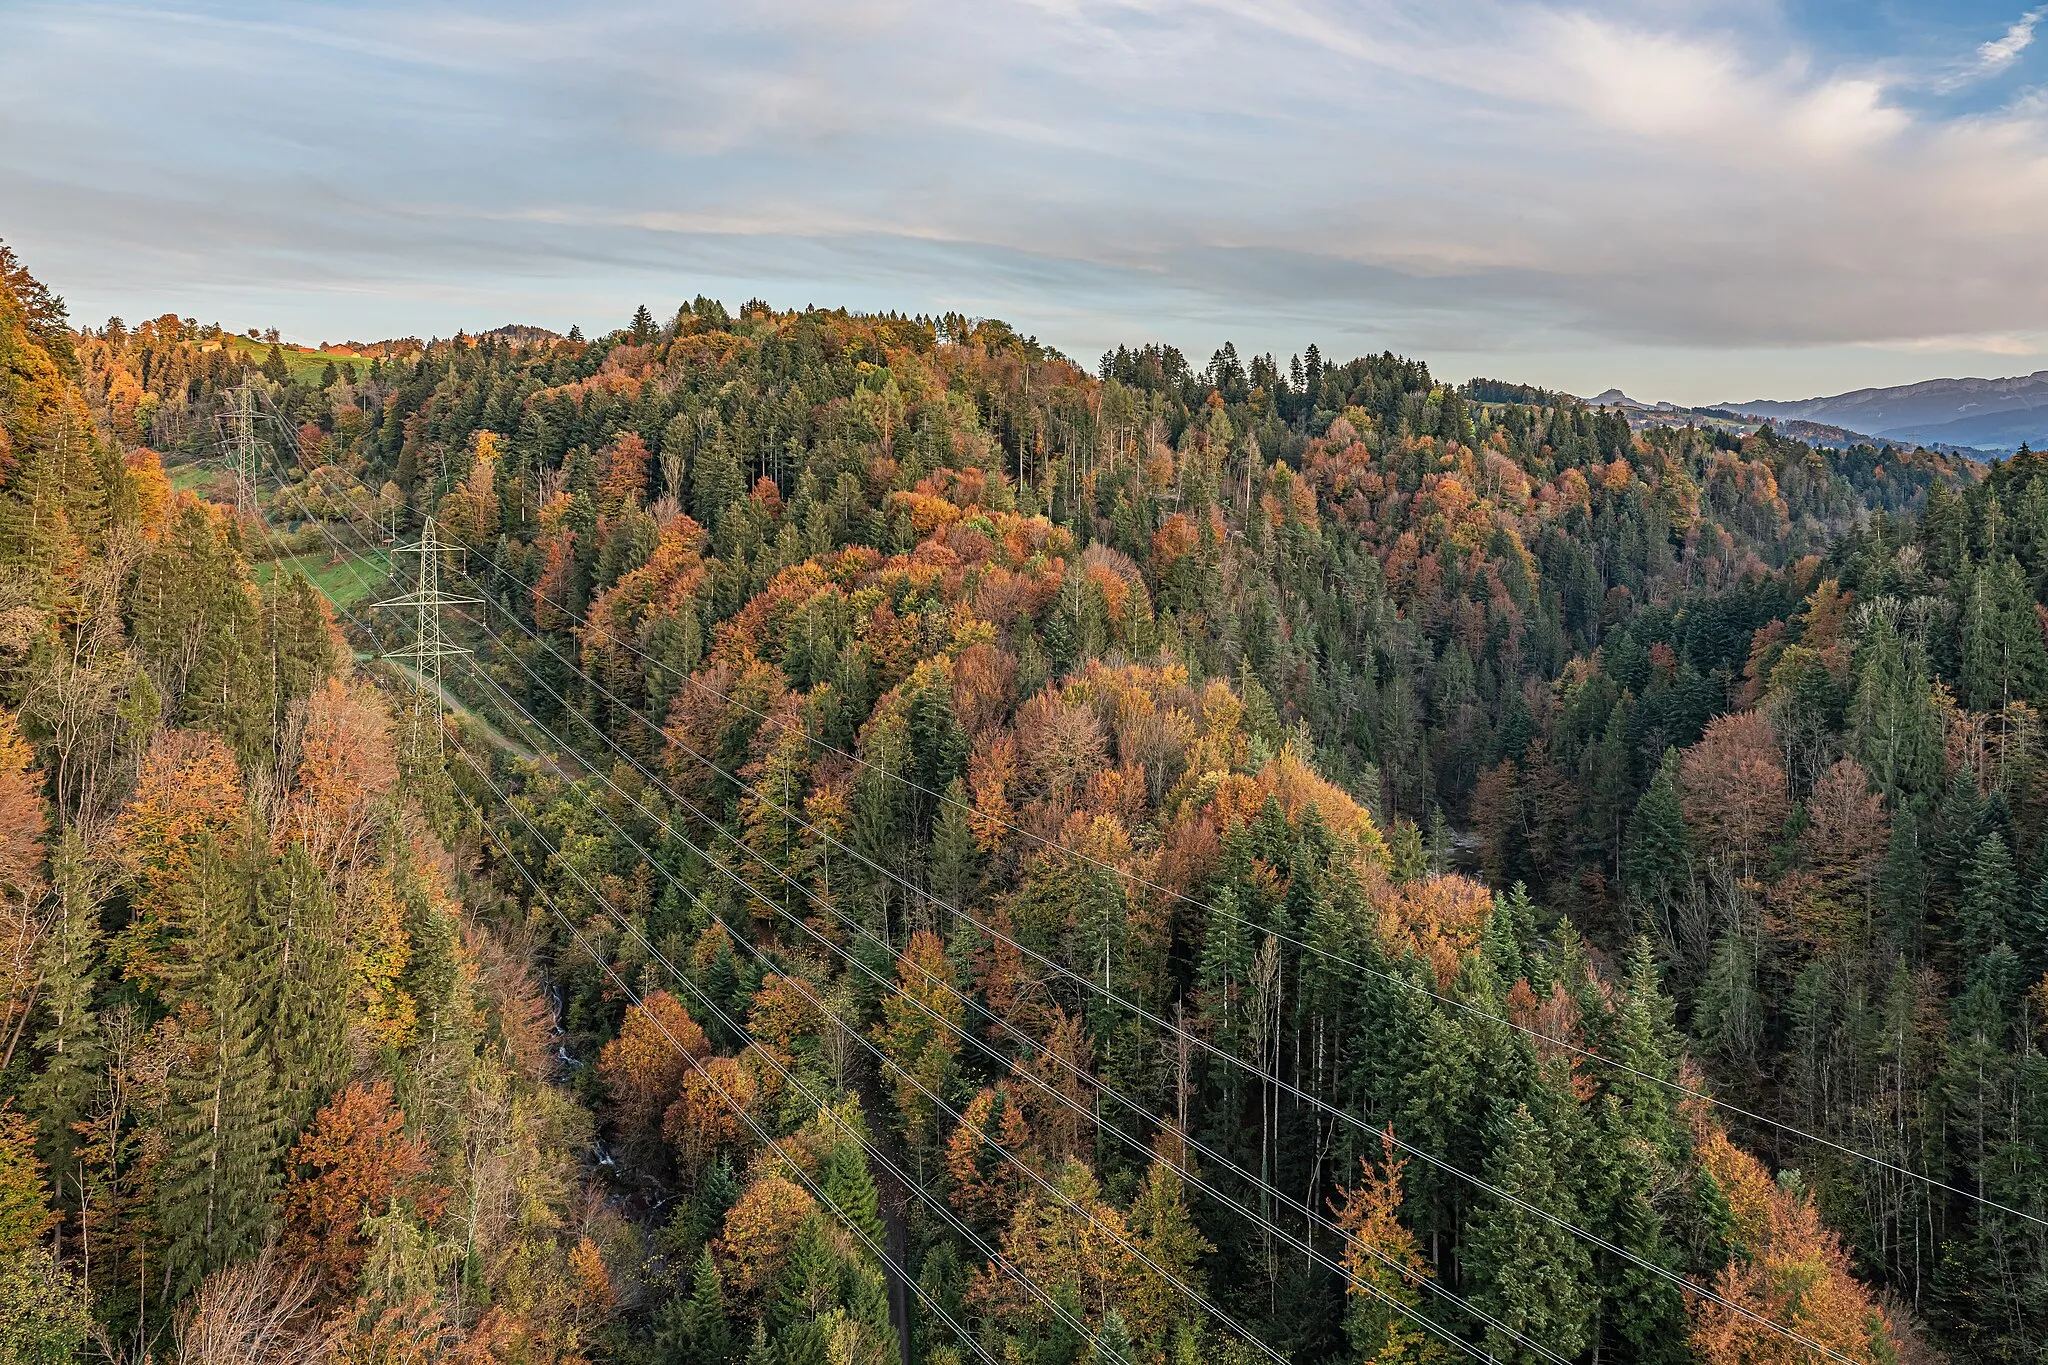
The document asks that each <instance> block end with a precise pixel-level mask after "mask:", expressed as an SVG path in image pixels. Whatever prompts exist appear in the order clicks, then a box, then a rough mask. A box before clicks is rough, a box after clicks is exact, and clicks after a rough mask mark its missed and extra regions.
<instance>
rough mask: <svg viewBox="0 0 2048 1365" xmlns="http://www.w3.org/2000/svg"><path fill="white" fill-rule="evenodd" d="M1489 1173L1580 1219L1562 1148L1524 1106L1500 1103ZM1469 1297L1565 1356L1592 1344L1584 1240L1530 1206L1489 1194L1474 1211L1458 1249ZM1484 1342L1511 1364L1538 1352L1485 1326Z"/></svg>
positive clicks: (1522, 1363) (1523, 1196) (1519, 1193)
mask: <svg viewBox="0 0 2048 1365" xmlns="http://www.w3.org/2000/svg"><path fill="white" fill-rule="evenodd" d="M1490 1136H1491V1138H1492V1143H1493V1155H1492V1156H1491V1157H1490V1158H1489V1159H1488V1161H1487V1163H1486V1177H1487V1179H1488V1181H1489V1182H1490V1183H1492V1184H1493V1185H1494V1186H1495V1187H1496V1188H1498V1189H1500V1190H1501V1191H1503V1192H1504V1193H1506V1194H1509V1195H1513V1196H1515V1198H1517V1199H1519V1200H1522V1201H1523V1202H1524V1203H1526V1204H1527V1205H1530V1206H1533V1207H1534V1208H1537V1209H1542V1210H1544V1211H1546V1212H1548V1213H1550V1214H1552V1215H1553V1216H1555V1217H1557V1218H1559V1219H1561V1220H1563V1221H1564V1222H1567V1223H1578V1222H1580V1221H1581V1218H1580V1215H1579V1210H1578V1208H1577V1206H1576V1203H1575V1201H1574V1200H1573V1199H1572V1197H1571V1194H1570V1191H1569V1190H1568V1188H1567V1187H1566V1185H1565V1180H1564V1175H1563V1172H1562V1170H1561V1169H1560V1165H1561V1163H1560V1161H1559V1157H1560V1155H1561V1154H1560V1153H1558V1152H1556V1151H1554V1150H1553V1149H1552V1144H1551V1141H1550V1139H1549V1137H1548V1136H1547V1135H1546V1134H1545V1133H1544V1131H1543V1129H1542V1127H1541V1126H1540V1125H1539V1124H1538V1123H1537V1121H1536V1119H1535V1117H1534V1116H1533V1115H1532V1114H1531V1113H1530V1110H1529V1106H1528V1105H1526V1104H1518V1105H1514V1106H1513V1107H1507V1106H1501V1107H1500V1108H1499V1109H1498V1110H1497V1112H1496V1114H1495V1118H1494V1121H1493V1124H1492V1127H1491V1134H1490ZM1460 1259H1461V1261H1462V1263H1463V1265H1464V1267H1465V1271H1466V1274H1467V1275H1469V1276H1470V1277H1471V1280H1472V1282H1473V1283H1474V1285H1475V1286H1476V1288H1475V1290H1474V1292H1473V1294H1472V1299H1473V1301H1474V1302H1475V1303H1477V1304H1478V1305H1479V1306H1480V1307H1482V1308H1484V1309H1485V1310H1486V1311H1487V1312H1488V1313H1490V1314H1491V1315H1492V1316H1493V1317H1494V1318H1496V1319H1498V1320H1499V1321H1501V1322H1503V1323H1505V1324H1506V1325H1508V1326H1509V1327H1512V1328H1514V1329H1515V1330H1516V1331H1518V1332H1520V1333H1522V1334H1523V1335H1524V1336H1527V1337H1530V1338H1532V1339H1534V1340H1536V1341H1540V1342H1542V1343H1544V1344H1545V1345H1546V1346H1548V1347H1549V1348H1550V1349H1551V1350H1553V1351H1556V1352H1557V1353H1558V1354H1560V1355H1563V1356H1566V1357H1576V1356H1578V1355H1579V1354H1580V1353H1581V1352H1583V1351H1585V1350H1586V1349H1587V1348H1588V1347H1589V1346H1591V1345H1592V1334H1593V1326H1594V1319H1595V1314H1596V1311H1597V1308H1598V1302H1597V1300H1596V1297H1595V1294H1594V1292H1593V1283H1594V1280H1593V1263H1592V1257H1591V1256H1590V1255H1589V1254H1588V1252H1587V1250H1586V1245H1585V1243H1584V1242H1582V1241H1580V1240H1579V1238H1578V1237H1576V1236H1575V1235H1573V1234H1572V1233H1570V1232H1567V1231H1566V1230H1565V1229H1563V1228H1561V1227H1559V1226H1557V1224H1555V1223H1552V1222H1549V1221H1548V1220H1546V1219H1543V1218H1541V1217H1538V1216H1537V1215H1536V1214H1534V1213H1532V1212H1530V1210H1529V1209H1528V1208H1525V1207H1520V1206H1518V1205H1516V1204H1514V1203H1511V1202H1509V1201H1508V1200H1506V1199H1501V1198H1497V1197H1495V1198H1488V1199H1487V1200H1486V1201H1485V1202H1484V1203H1482V1204H1481V1205H1480V1207H1479V1208H1477V1209H1476V1210H1474V1211H1473V1213H1472V1216H1471V1219H1470V1221H1469V1223H1468V1224H1467V1232H1466V1238H1465V1244H1464V1247H1463V1251H1462V1255H1461V1257H1460ZM1486 1344H1487V1348H1488V1349H1489V1350H1491V1351H1492V1352H1493V1353H1494V1355H1495V1356H1497V1357H1498V1358H1499V1359H1500V1360H1502V1361H1503V1362H1509V1363H1510V1365H1534V1362H1536V1361H1538V1360H1539V1359H1541V1357H1538V1356H1536V1355H1535V1354H1534V1353H1532V1352H1530V1351H1528V1350H1527V1349H1526V1348H1524V1347H1522V1346H1520V1345H1518V1344H1517V1343H1516V1342H1515V1341H1514V1340H1512V1339H1511V1338H1509V1337H1507V1336H1505V1335H1503V1334H1501V1333H1500V1332H1498V1331H1495V1330H1492V1329H1488V1331H1487V1338H1486Z"/></svg>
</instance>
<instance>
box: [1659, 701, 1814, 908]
mask: <svg viewBox="0 0 2048 1365" xmlns="http://www.w3.org/2000/svg"><path fill="white" fill-rule="evenodd" d="M1679 780H1680V785H1681V788H1682V795H1683V799H1684V804H1685V818H1686V823H1687V824H1688V825H1689V826H1690V827H1691V829H1692V831H1693V833H1694V835H1695V836H1696V837H1697V838H1698V839H1699V840H1700V841H1701V843H1702V844H1703V845H1704V846H1705V847H1706V848H1707V850H1708V851H1709V852H1710V853H1712V854H1715V855H1718V856H1719V857H1721V858H1723V859H1725V860H1726V861H1727V862H1728V864H1729V865H1730V866H1731V867H1732V868H1734V869H1735V870H1736V871H1737V872H1739V873H1740V874H1741V875H1742V876H1743V877H1745V878H1747V877H1748V876H1750V875H1751V872H1752V871H1753V869H1754V867H1755V863H1756V859H1757V858H1758V857H1759V856H1760V855H1761V854H1762V853H1763V852H1764V850H1765V849H1767V848H1768V847H1769V846H1770V843H1771V840H1772V839H1774V838H1776V837H1777V834H1778V831H1779V830H1780V829H1782V828H1783V827H1784V824H1785V817H1786V815H1787V814H1789V813H1790V811H1791V801H1790V798H1789V797H1788V795H1787V793H1786V789H1785V769H1784V765H1783V764H1782V763H1781V762H1780V761H1779V757H1778V740H1777V736H1776V735H1775V734H1774V733H1772V730H1771V722H1770V720H1769V719H1768V718H1766V717H1765V716H1764V715H1763V714H1762V713H1761V712H1758V711H1745V712H1742V713H1741V714H1739V715H1730V716H1721V717H1718V718H1717V719H1715V720H1714V721H1713V722H1711V723H1710V724H1709V725H1708V726H1707V731H1706V733H1705V734H1704V735H1702V736H1701V737H1700V741H1699V743H1697V744H1695V745H1693V746H1692V747H1691V748H1690V749H1687V750H1686V751H1685V753H1684V755H1683V756H1682V758H1681V759H1680V761H1679Z"/></svg>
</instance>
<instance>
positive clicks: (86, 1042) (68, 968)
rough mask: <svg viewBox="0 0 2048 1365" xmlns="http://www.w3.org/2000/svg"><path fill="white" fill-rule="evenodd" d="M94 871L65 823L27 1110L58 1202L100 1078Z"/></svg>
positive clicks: (54, 872)
mask: <svg viewBox="0 0 2048 1365" xmlns="http://www.w3.org/2000/svg"><path fill="white" fill-rule="evenodd" d="M95 883H96V877H95V874H94V871H93V868H92V864H91V861H90V859H89V858H88V856H87V854H86V850H85V840H84V839H83V838H82V837H81V836H80V835H79V833H78V830H77V828H76V826H72V825H66V826H65V828H64V833H63V834H62V835H61V836H59V838H58V841H57V847H56V850H55V851H54V852H53V853H52V854H51V856H50V895H49V901H50V904H51V905H52V907H53V914H52V921H51V924H50V931H49V934H48V936H47V937H46V938H45V939H44V940H43V945H42V950H41V953H40V954H39V956H38V963H37V965H38V967H39V969H40V970H41V972H42V979H43V998H42V1019H43V1027H42V1029H41V1031H40V1032H38V1033H37V1034H36V1035H35V1038H34V1040H33V1041H34V1044H35V1050H36V1054H37V1055H38V1056H39V1057H40V1058H42V1067H41V1070H40V1071H39V1072H37V1073H36V1074H35V1075H34V1076H33V1077H32V1078H31V1079H30V1081H29V1084H28V1087H27V1093H26V1095H25V1097H24V1098H25V1099H26V1101H27V1109H28V1112H29V1113H30V1114H31V1115H33V1116H34V1117H35V1119H36V1121H37V1123H38V1124H39V1126H40V1127H41V1129H42V1140H41V1142H40V1143H39V1144H38V1146H39V1147H40V1150H41V1153H42V1157H43V1160H44V1162H45V1164H47V1165H48V1167H49V1169H50V1179H51V1181H52V1183H53V1184H54V1185H55V1186H56V1188H57V1192H58V1198H59V1201H60V1202H61V1201H62V1200H63V1199H64V1197H65V1196H66V1194H67V1193H68V1192H69V1190H70V1189H71V1177H72V1173H73V1169H74V1161H73V1154H74V1153H75V1152H76V1151H77V1147H78V1135H77V1134H76V1133H75V1132H74V1131H73V1130H72V1127H71V1125H72V1124H74V1123H76V1122H78V1121H79V1120H80V1119H82V1118H84V1117H85V1114H86V1108H87V1106H88V1105H89V1104H90V1103H91V1101H92V1095H93V1090H94V1087H95V1086H96V1085H97V1084H98V1081H99V1067H100V1060H101V1049H100V1039H99V1023H98V1020H97V1019H96V1018H95V1017H94V1015H93V998H94V996H95V994H96V993H97V991H98V989H99V974H100V938H101V931H100V906H99V896H98V888H97V886H96V885H95Z"/></svg>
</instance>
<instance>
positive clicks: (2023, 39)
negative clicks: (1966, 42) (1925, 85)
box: [1934, 6, 2048, 93]
mask: <svg viewBox="0 0 2048 1365" xmlns="http://www.w3.org/2000/svg"><path fill="white" fill-rule="evenodd" d="M2044 15H2048V6H2043V7H2041V8H2039V9H2031V10H2028V11H2027V12H2026V13H2025V14H2022V15H2021V16H2020V17H2019V18H2018V19H2016V20H2014V21H2013V23H2012V26H2011V27H2010V28H2008V29H2006V31H2005V32H2004V33H2003V34H2002V35H2000V36H1999V37H1996V38H1993V39H1990V40H1989V41H1987V42H1983V43H1979V44H1978V45H1977V51H1976V53H1975V54H1974V55H1973V57H1972V59H1971V60H1970V61H1969V62H1968V63H1966V64H1964V65H1963V66H1961V67H1960V68H1958V69H1957V70H1955V71H1951V72H1949V73H1948V74H1947V75H1944V76H1942V77H1940V78H1939V79H1937V80H1936V81H1935V82H1934V88H1935V89H1936V90H1939V91H1941V92H1943V93H1952V92H1954V91H1957V90H1961V89H1963V88H1964V87H1966V86H1969V85H1973V84H1975V83H1976V82H1978V81H1982V80H1989V79H1990V78H1991V77H1993V76H1997V75H2000V74H2002V73H2004V72H2005V71H2007V70H2009V69H2010V68H2011V66H2012V64H2013V63H2014V62H2017V61H2018V60H2019V59H2020V54H2021V53H2023V52H2025V51H2026V50H2027V49H2028V48H2030V47H2032V46H2033V45H2034V30H2035V29H2036V28H2038V27H2039V26H2040V23H2041V19H2042V17H2043V16H2044Z"/></svg>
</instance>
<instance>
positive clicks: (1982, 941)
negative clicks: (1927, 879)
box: [1956, 830, 2019, 963]
mask: <svg viewBox="0 0 2048 1365" xmlns="http://www.w3.org/2000/svg"><path fill="white" fill-rule="evenodd" d="M2018 899H2019V886H2018V879H2017V877H2016V876H2015V874H2014V872H2013V866H2012V854H2011V853H2010V852H2008V851H2007V849H2006V846H2005V836H2004V835H2002V834H2000V833H1998V832H1997V831H1996V830H1993V831H1992V832H1991V833H1989V834H1987V835H1985V836H1984V838H1983V839H1982V840H1981V841H1979V843H1978V844H1977V851H1976V854H1975V855H1974V856H1973V857H1972V858H1971V859H1970V862H1969V865H1968V866H1967V867H1966V868H1964V870H1963V894H1962V897H1961V899H1960V900H1959V901H1958V902H1957V904H1956V925H1957V928H1958V929H1959V930H1960V931H1961V932H1960V935H1959V939H1958V942H1959V946H1960V947H1961V948H1962V951H1963V960H1964V961H1965V962H1966V963H1968V962H1975V961H1977V960H1978V959H1980V958H1982V957H1983V956H1984V955H1985V954H1986V953H1988V952H1990V951H1991V949H1992V948H1993V946H1995V945H1996V944H1999V943H2002V942H2005V941H2006V940H2007V936H2008V932H2009V930H2008V926H2009V925H2010V924H2011V923H2012V920H2013V906H2014V905H2015V903H2016V902H2017V901H2018Z"/></svg>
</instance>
